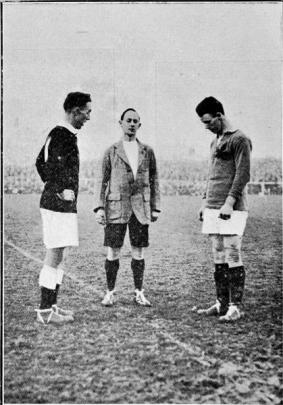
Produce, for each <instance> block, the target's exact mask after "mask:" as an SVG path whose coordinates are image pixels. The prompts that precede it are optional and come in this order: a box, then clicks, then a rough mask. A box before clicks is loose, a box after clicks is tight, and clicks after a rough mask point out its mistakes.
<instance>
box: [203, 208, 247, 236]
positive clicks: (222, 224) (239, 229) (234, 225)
mask: <svg viewBox="0 0 283 405" xmlns="http://www.w3.org/2000/svg"><path fill="white" fill-rule="evenodd" d="M219 211H220V210H219V209H218V210H217V209H212V208H205V210H204V213H203V224H202V233H208V234H213V233H214V234H215V233H216V234H219V235H239V236H242V235H243V233H244V230H245V227H246V222H247V218H248V212H247V211H233V212H232V215H231V218H230V219H221V218H219Z"/></svg>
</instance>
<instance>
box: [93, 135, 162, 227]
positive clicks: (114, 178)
mask: <svg viewBox="0 0 283 405" xmlns="http://www.w3.org/2000/svg"><path fill="white" fill-rule="evenodd" d="M137 142H138V170H137V174H136V178H134V174H133V171H132V169H131V166H130V163H129V160H128V158H127V156H126V153H125V150H124V147H123V142H122V140H120V141H119V142H117V143H115V144H113V145H112V146H111V147H110V148H108V149H107V150H106V152H105V154H104V157H103V162H102V173H101V178H100V180H99V182H98V187H97V190H96V196H95V199H96V203H97V204H96V208H95V209H94V211H95V212H96V211H97V210H98V209H99V208H104V209H105V216H106V222H107V223H116V224H119V223H120V224H123V223H127V222H128V221H129V219H130V217H131V215H132V213H133V212H134V214H135V216H136V217H137V219H138V221H139V222H140V223H141V224H149V223H150V220H151V212H152V211H158V212H159V211H160V191H159V183H158V173H157V167H156V159H155V155H154V152H153V150H152V148H151V147H149V146H147V145H145V144H142V143H141V142H139V141H138V140H137Z"/></svg>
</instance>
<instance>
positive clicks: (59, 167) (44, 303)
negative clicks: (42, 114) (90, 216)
mask: <svg viewBox="0 0 283 405" xmlns="http://www.w3.org/2000/svg"><path fill="white" fill-rule="evenodd" d="M63 107H64V110H65V120H64V122H62V123H61V124H60V125H57V126H56V127H55V128H53V129H52V131H51V132H50V133H49V135H48V137H47V139H46V142H45V145H44V146H43V147H42V149H41V151H40V153H39V155H38V157H37V160H36V167H37V170H38V173H39V175H40V177H41V179H42V181H43V182H44V190H43V192H42V195H41V199H40V212H41V217H42V224H43V240H44V244H45V246H46V249H47V251H46V257H45V260H44V265H43V267H42V269H41V271H40V275H39V286H40V288H41V302H40V306H39V309H36V311H37V321H38V322H41V323H43V324H46V323H63V322H69V321H73V320H74V318H73V312H72V311H70V310H64V309H62V308H59V307H58V306H57V295H58V291H59V288H60V285H61V283H62V278H63V273H64V271H63V269H62V267H60V264H61V263H62V260H63V253H64V249H65V248H66V247H67V246H78V244H79V240H78V225H77V197H78V188H79V150H78V146H77V136H76V135H77V132H78V130H79V129H80V128H81V127H82V126H83V125H84V123H85V122H86V121H88V120H89V119H90V113H91V97H90V95H89V94H86V93H81V92H75V93H69V94H68V95H67V98H66V100H65V102H64V105H63Z"/></svg>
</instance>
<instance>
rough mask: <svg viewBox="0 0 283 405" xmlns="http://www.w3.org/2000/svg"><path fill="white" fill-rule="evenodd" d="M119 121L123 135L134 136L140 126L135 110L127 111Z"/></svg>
mask: <svg viewBox="0 0 283 405" xmlns="http://www.w3.org/2000/svg"><path fill="white" fill-rule="evenodd" d="M119 122H120V125H121V127H122V130H123V132H124V135H127V136H128V137H129V138H132V137H134V136H135V135H136V132H137V130H138V129H139V127H140V126H141V123H140V117H139V115H138V113H137V112H136V111H127V112H126V114H125V115H124V118H123V121H121V120H120V121H119Z"/></svg>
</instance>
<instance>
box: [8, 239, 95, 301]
mask: <svg viewBox="0 0 283 405" xmlns="http://www.w3.org/2000/svg"><path fill="white" fill-rule="evenodd" d="M4 243H6V244H7V245H8V246H10V247H12V248H13V249H15V250H17V251H18V252H19V253H21V254H22V255H23V256H25V257H27V258H28V259H30V260H33V261H34V262H36V263H39V264H40V265H43V260H40V259H38V258H37V257H35V256H33V255H31V254H30V253H29V252H27V251H25V250H24V249H21V248H20V247H18V246H16V245H15V244H14V243H13V242H10V241H8V240H7V239H5V240H4ZM64 277H67V278H69V279H70V280H72V281H73V282H74V283H76V284H77V285H78V287H81V288H84V289H85V290H88V291H89V292H91V293H92V294H97V295H98V296H100V297H101V292H100V291H98V290H96V289H95V288H93V287H90V286H88V285H87V284H85V283H84V282H83V281H82V280H80V279H79V278H77V277H76V276H74V275H72V274H69V273H67V272H65V273H64Z"/></svg>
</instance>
